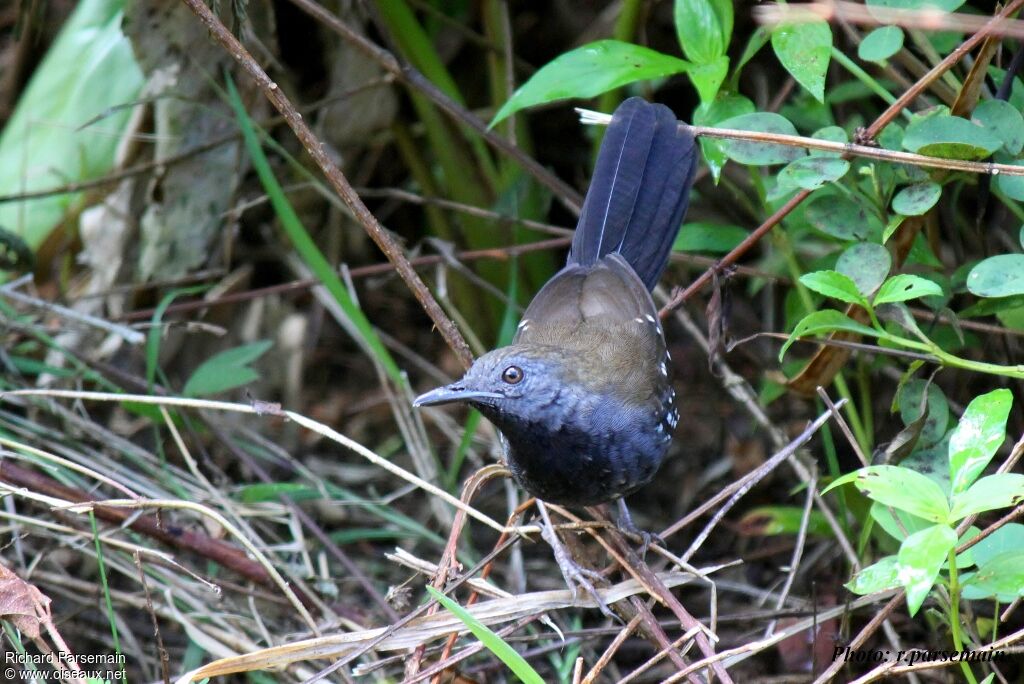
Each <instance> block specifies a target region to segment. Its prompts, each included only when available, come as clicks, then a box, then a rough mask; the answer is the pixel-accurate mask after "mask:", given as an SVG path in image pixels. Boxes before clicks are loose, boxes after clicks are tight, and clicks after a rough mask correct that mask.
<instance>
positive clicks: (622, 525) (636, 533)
mask: <svg viewBox="0 0 1024 684" xmlns="http://www.w3.org/2000/svg"><path fill="white" fill-rule="evenodd" d="M618 505H619V516H618V518H617V519H616V521H615V526H616V527H617V528H619V531H621V532H624V533H625V534H627V535H629V536H631V537H636V538H637V539H639V540H640V558H641V559H644V558H646V557H647V549H649V548H650V547H651V544H657V545H659V546H662V547H663V546H665V540H664V539H662V538H661V537H660V536H659V535H657V534H655V533H654V532H647V531H646V530H641V529H640V528H639V527H637V525H636V523H634V522H633V516H631V515H630V514H629V509H628V508H626V502H625V501H624V500H622V499H619V504H618Z"/></svg>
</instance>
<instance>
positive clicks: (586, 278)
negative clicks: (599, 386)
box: [514, 254, 668, 401]
mask: <svg viewBox="0 0 1024 684" xmlns="http://www.w3.org/2000/svg"><path fill="white" fill-rule="evenodd" d="M514 344H535V345H546V346H552V347H559V348H562V349H565V350H567V351H570V352H577V353H580V354H582V355H583V356H584V358H585V359H586V363H585V364H584V369H589V370H590V371H591V372H590V373H584V375H585V376H587V377H581V378H579V381H580V382H584V383H589V382H591V381H596V380H595V379H603V380H602V382H608V383H613V384H618V385H619V386H620V390H621V389H623V388H638V389H637V392H638V393H639V394H643V395H644V396H642V397H641V396H637V397H635V399H637V400H640V401H646V400H648V399H649V397H648V395H649V394H650V393H651V388H653V387H656V386H660V385H661V384H662V383H663V382H664V381H666V380H667V376H668V374H667V369H666V370H662V368H661V365H662V364H663V363H665V362H666V357H665V339H664V335H663V334H662V330H661V325H660V323H659V322H658V314H657V309H656V308H655V306H654V302H653V301H652V300H651V295H650V294H649V293H648V292H647V288H646V287H645V286H644V284H643V282H641V280H640V278H639V277H637V275H636V273H634V272H633V269H632V268H631V267H630V266H629V264H627V263H626V261H625V259H623V258H622V256H621V255H618V254H611V255H608V256H606V257H604V258H603V259H601V260H600V261H599V262H598V263H597V264H594V265H593V266H589V267H584V266H568V267H566V268H565V269H564V270H563V271H562V272H561V273H559V274H558V275H556V276H555V277H554V278H552V279H551V280H549V281H548V283H547V284H546V285H545V286H544V287H543V288H542V289H541V291H540V292H539V293H537V296H536V297H535V298H534V299H533V301H532V302H531V303H530V306H529V307H527V309H526V313H525V314H524V315H523V320H522V321H521V322H520V324H519V329H518V330H517V331H516V336H515V340H514ZM638 359H647V360H649V361H648V362H646V363H637V360H638ZM599 368H600V369H601V372H595V371H596V370H597V369H599ZM641 388H647V389H644V390H643V391H641ZM595 389H596V388H595ZM626 391H627V392H630V390H629V389H627V390H626Z"/></svg>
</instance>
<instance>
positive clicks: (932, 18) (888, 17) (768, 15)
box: [754, 0, 1024, 39]
mask: <svg viewBox="0 0 1024 684" xmlns="http://www.w3.org/2000/svg"><path fill="white" fill-rule="evenodd" d="M754 19H756V20H757V21H758V22H760V23H761V24H764V25H766V26H777V25H778V24H783V23H785V24H800V23H807V22H814V21H821V20H822V19H824V20H826V21H844V22H848V23H850V24H859V25H862V26H902V27H903V28H909V29H920V30H924V31H953V32H956V33H971V32H972V31H980V30H982V29H983V28H985V26H986V25H987V24H988V22H989V20H988V19H986V18H984V17H981V16H978V15H976V14H965V13H961V12H945V11H943V10H940V9H919V10H911V9H899V8H896V7H884V6H882V5H872V6H871V7H867V6H865V5H861V4H859V3H855V2H844V1H843V0H834V1H832V2H808V3H801V4H797V5H774V4H773V5H760V6H758V7H754ZM988 34H989V35H992V36H998V37H1000V38H1017V39H1020V38H1024V21H1020V20H1019V19H1003V20H1002V21H1000V22H999V23H998V24H997V25H996V26H994V27H992V28H991V29H990V30H989V31H988Z"/></svg>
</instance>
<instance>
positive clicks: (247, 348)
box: [182, 340, 273, 397]
mask: <svg viewBox="0 0 1024 684" xmlns="http://www.w3.org/2000/svg"><path fill="white" fill-rule="evenodd" d="M272 345H273V343H272V342H271V341H270V340H260V341H259V342H253V343H251V344H243V345H242V346H241V347H235V348H234V349H227V350H225V351H222V352H220V353H219V354H214V355H213V356H211V357H210V358H209V359H207V360H206V361H204V362H203V363H202V364H200V366H199V368H196V370H195V372H194V373H192V377H190V378H189V379H188V382H186V383H185V389H184V390H182V393H183V394H184V395H185V396H188V397H202V396H207V395H210V394H217V393H218V392H225V391H227V390H230V389H234V388H236V387H241V386H242V385H246V384H248V383H250V382H252V381H253V380H256V379H258V378H259V377H260V376H259V373H257V372H256V371H254V370H253V369H252V368H250V367H249V364H250V363H252V362H253V361H255V360H256V359H258V358H259V357H261V356H263V354H264V353H266V351H267V350H268V349H270V347H271V346H272Z"/></svg>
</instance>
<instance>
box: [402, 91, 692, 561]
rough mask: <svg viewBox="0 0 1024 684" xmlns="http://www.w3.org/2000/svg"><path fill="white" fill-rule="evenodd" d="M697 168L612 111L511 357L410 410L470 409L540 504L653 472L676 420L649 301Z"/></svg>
mask: <svg viewBox="0 0 1024 684" xmlns="http://www.w3.org/2000/svg"><path fill="white" fill-rule="evenodd" d="M696 164H697V148H696V146H695V142H694V138H693V135H692V134H691V133H690V132H689V131H688V130H687V129H685V128H680V127H679V126H678V124H677V121H676V117H675V115H673V113H672V111H671V110H669V109H668V108H667V107H665V106H663V105H658V104H650V103H648V102H645V101H644V100H642V99H640V98H631V99H629V100H626V101H625V102H623V103H622V105H620V106H619V108H618V109H617V110H616V111H615V115H614V117H613V118H612V121H611V124H610V125H609V126H608V130H607V133H606V134H605V138H604V142H603V143H602V145H601V151H600V153H599V155H598V159H597V167H596V169H595V170H594V177H593V180H592V181H591V184H590V190H589V191H588V192H587V197H586V200H585V201H584V204H583V212H582V214H581V215H580V220H579V224H578V225H577V226H576V233H575V235H574V237H573V242H572V249H571V250H570V252H569V259H568V262H567V263H566V265H565V268H563V269H562V270H561V271H559V272H558V273H557V274H556V275H555V276H554V277H553V278H551V280H549V281H548V282H547V284H545V285H544V287H543V288H542V289H541V291H540V292H539V293H538V294H537V296H536V297H534V299H533V301H532V302H531V303H530V306H529V307H528V308H527V310H526V313H525V314H524V316H523V320H522V322H520V324H519V328H518V330H517V332H516V336H515V338H514V340H513V343H512V344H511V345H509V346H507V347H502V348H501V349H496V350H494V351H492V352H490V353H488V354H485V355H484V356H481V357H480V358H479V359H477V360H476V362H475V363H474V364H473V366H472V368H470V369H469V371H468V372H467V373H466V375H465V377H463V378H462V379H461V380H459V381H458V382H456V383H454V384H451V385H448V386H446V387H441V388H438V389H436V390H433V391H432V392H427V393H426V394H424V395H422V396H420V397H419V398H418V399H416V402H415V405H416V406H425V405H430V404H442V403H447V402H456V401H458V402H466V403H468V404H471V405H472V406H474V407H476V408H477V409H479V410H480V412H481V413H483V414H484V415H485V416H486V417H487V418H488V419H489V420H490V421H491V422H492V423H494V424H495V425H496V426H497V427H498V429H499V430H500V431H501V434H502V435H503V437H504V442H505V447H506V448H505V452H506V456H507V458H508V465H509V467H510V469H511V470H512V474H513V476H514V477H515V479H516V481H517V482H518V483H519V484H520V485H521V486H522V487H523V488H524V489H526V490H527V491H528V492H530V493H531V494H533V495H534V496H536V497H537V498H538V499H541V500H542V501H547V502H551V503H558V504H568V505H577V506H579V505H591V504H598V503H603V502H606V501H611V500H613V499H620V498H621V497H624V496H626V495H628V494H630V493H631V492H633V491H635V490H636V489H638V488H639V487H641V486H643V485H644V484H646V483H647V482H649V481H650V480H651V478H652V477H654V474H655V473H656V472H657V470H658V467H659V466H660V465H661V461H662V459H663V458H664V456H665V452H666V451H667V449H668V446H669V442H670V441H671V439H672V432H673V430H674V429H675V426H676V422H677V420H678V417H679V414H678V411H677V409H676V407H675V391H674V390H673V389H672V383H671V377H672V370H671V366H670V359H669V356H668V352H667V350H666V347H665V335H664V332H663V331H662V328H661V325H660V324H659V322H658V311H657V309H656V308H655V306H654V302H653V300H652V299H651V295H650V290H652V289H653V288H654V285H655V284H656V283H657V281H658V277H659V276H660V275H661V272H662V271H663V270H664V268H665V265H666V263H667V262H668V255H669V251H670V249H671V247H672V242H673V240H674V239H675V236H676V233H677V232H678V230H679V225H680V223H681V222H682V219H683V215H684V214H685V213H686V207H687V204H688V201H689V194H690V186H691V184H692V183H693V174H694V170H695V168H696ZM556 551H557V549H556ZM576 579H577V580H579V578H578V577H577V578H576Z"/></svg>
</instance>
